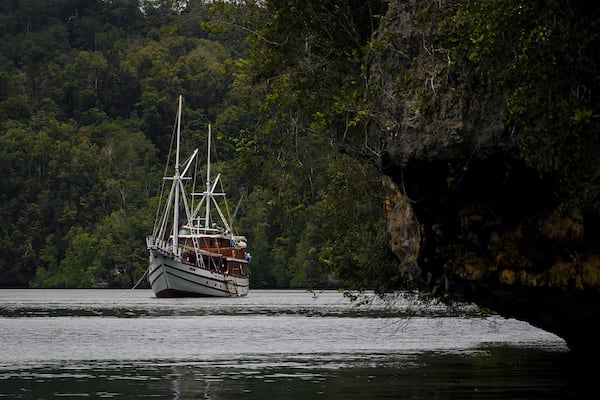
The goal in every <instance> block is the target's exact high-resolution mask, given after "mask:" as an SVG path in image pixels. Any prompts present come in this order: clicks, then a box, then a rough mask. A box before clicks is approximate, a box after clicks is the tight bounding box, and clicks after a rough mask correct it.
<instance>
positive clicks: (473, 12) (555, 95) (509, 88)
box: [444, 0, 600, 214]
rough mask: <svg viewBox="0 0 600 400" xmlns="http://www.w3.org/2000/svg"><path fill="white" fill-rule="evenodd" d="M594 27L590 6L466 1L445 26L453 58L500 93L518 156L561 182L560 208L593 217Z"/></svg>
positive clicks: (598, 167) (597, 125) (598, 194)
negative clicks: (561, 206) (578, 209)
mask: <svg viewBox="0 0 600 400" xmlns="http://www.w3.org/2000/svg"><path fill="white" fill-rule="evenodd" d="M599 24H600V7H598V5H596V3H593V4H592V3H590V2H583V3H572V2H567V1H551V2H541V1H534V2H531V1H503V0H495V1H476V0H471V1H466V2H464V3H462V4H460V6H459V8H458V11H457V13H456V15H455V18H454V19H453V20H452V23H451V24H447V25H446V30H445V31H444V32H445V33H446V34H447V35H448V36H447V38H446V39H447V43H448V45H449V46H450V47H451V49H452V55H453V57H452V58H453V59H454V60H456V61H457V63H458V64H459V65H462V66H463V67H465V66H466V67H467V70H470V71H472V76H471V77H472V78H473V79H478V80H480V81H481V82H483V83H484V84H487V85H491V86H492V87H496V88H498V89H500V90H501V91H502V92H503V93H504V99H505V104H506V107H507V111H508V118H507V121H506V123H507V127H508V129H510V130H511V131H512V132H513V133H514V134H515V135H514V137H516V138H519V140H520V141H519V146H520V150H521V157H522V158H523V159H524V160H526V161H527V162H528V164H529V165H530V166H532V167H533V168H535V169H536V170H537V171H538V172H539V173H540V175H542V176H544V177H546V178H550V179H554V180H556V181H557V182H559V184H560V188H561V189H560V192H559V193H558V194H559V196H560V198H561V200H562V202H563V205H564V206H565V207H569V208H572V207H577V208H580V209H582V210H584V211H589V212H593V213H596V214H597V213H598V212H600V173H599V172H600V162H599V161H598V160H599V157H598V156H599V152H598V149H599V148H600V135H599V133H600V120H599V119H598V116H599V115H600V108H599V107H598V96H597V93H598V91H599V90H600V84H599V82H600V81H599V80H598V67H597V66H598V65H599V61H600V51H599V49H600V37H599V36H598V34H597V31H598V26H599ZM462 60H465V61H462Z"/></svg>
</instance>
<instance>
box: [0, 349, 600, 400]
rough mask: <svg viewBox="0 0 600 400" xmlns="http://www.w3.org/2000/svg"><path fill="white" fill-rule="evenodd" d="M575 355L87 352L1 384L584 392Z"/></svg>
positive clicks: (36, 394)
mask: <svg viewBox="0 0 600 400" xmlns="http://www.w3.org/2000/svg"><path fill="white" fill-rule="evenodd" d="M337 356H338V357H339V355H337ZM573 361H574V360H571V358H570V356H569V353H565V352H563V351H556V352H555V351H544V350H539V349H528V348H517V347H506V346H497V345H494V346H482V347H480V348H478V349H475V350H471V351H465V352H448V353H443V352H442V353H440V352H423V353H415V354H395V355H381V356H380V357H377V356H376V355H368V356H364V357H355V356H353V355H350V354H348V355H345V356H343V357H341V358H337V359H335V358H332V357H330V356H319V355H316V356H315V357H295V356H294V355H279V357H273V356H269V357H265V358H261V357H256V358H252V359H244V360H237V361H235V362H226V361H217V362H208V361H204V362H195V361H187V362H186V361H177V362H169V361H166V360H154V361H152V362H140V363H135V362H132V363H119V362H114V363H112V362H96V363H95V362H88V363H74V364H64V365H62V366H58V365H54V366H53V367H52V368H47V367H41V366H38V367H33V368H30V369H22V370H18V371H12V372H11V373H6V371H4V372H5V373H4V374H3V377H2V385H1V386H2V390H0V392H2V394H3V395H4V396H8V397H9V398H22V399H33V398H58V397H61V398H75V397H80V396H83V397H95V398H148V397H152V398H165V399H167V398H169V399H223V400H225V399H239V398H243V399H292V400H294V399H298V400H300V399H302V400H304V399H312V398H323V399H348V400H353V399H365V398H369V399H372V400H376V399H571V398H573V399H575V398H588V395H589V394H590V393H593V391H592V389H593V388H592V387H591V386H592V384H591V382H590V381H589V380H587V379H581V378H583V377H582V376H581V375H578V374H577V373H576V371H581V370H582V368H581V367H582V366H581V365H573V364H572V362H573ZM24 381H27V385H23V382H24Z"/></svg>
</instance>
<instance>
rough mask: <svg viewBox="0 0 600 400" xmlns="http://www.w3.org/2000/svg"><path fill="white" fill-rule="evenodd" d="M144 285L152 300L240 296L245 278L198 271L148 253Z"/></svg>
mask: <svg viewBox="0 0 600 400" xmlns="http://www.w3.org/2000/svg"><path fill="white" fill-rule="evenodd" d="M148 282H149V283H150V286H151V287H152V291H153V292H154V294H155V295H156V297H190V296H197V297H243V296H246V295H248V289H249V279H248V278H240V277H235V276H231V275H226V274H223V273H220V272H217V271H212V270H208V269H204V268H198V267H195V266H193V265H190V264H187V263H184V262H182V261H179V260H176V259H174V258H171V257H169V256H168V255H165V254H164V253H163V252H160V251H151V252H150V266H149V269H148Z"/></svg>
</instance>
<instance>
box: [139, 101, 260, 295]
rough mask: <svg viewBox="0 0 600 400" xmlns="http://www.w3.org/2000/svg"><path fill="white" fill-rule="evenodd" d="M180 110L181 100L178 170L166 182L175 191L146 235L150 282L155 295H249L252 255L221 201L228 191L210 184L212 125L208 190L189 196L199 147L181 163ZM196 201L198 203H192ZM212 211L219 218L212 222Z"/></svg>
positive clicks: (176, 157)
mask: <svg viewBox="0 0 600 400" xmlns="http://www.w3.org/2000/svg"><path fill="white" fill-rule="evenodd" d="M181 112H182V97H181V96H179V109H178V113H177V121H176V122H177V128H176V153H175V165H174V172H173V175H172V176H169V177H165V178H164V179H165V180H170V181H172V184H171V190H170V192H169V195H168V199H167V201H166V202H165V204H164V208H163V209H162V212H161V213H157V219H156V223H155V225H154V230H153V233H152V235H149V236H147V237H146V245H147V248H148V251H149V252H150V265H149V267H148V281H149V283H150V286H151V287H152V290H153V291H154V293H155V295H156V296H157V297H190V296H216V297H238V296H246V295H247V294H248V289H249V273H250V271H249V267H248V264H249V262H250V254H249V253H247V251H246V238H245V237H244V236H240V235H236V234H234V232H233V229H232V226H231V224H230V223H229V222H228V220H227V219H226V218H225V215H224V214H223V211H222V209H221V207H220V206H219V203H218V201H217V198H222V199H223V200H226V198H225V193H223V192H217V191H216V189H217V184H218V183H219V180H220V176H221V175H220V174H219V175H217V177H216V178H215V179H214V181H212V180H211V171H210V167H211V165H210V161H211V160H210V148H211V130H210V125H209V127H208V146H207V163H206V165H207V168H206V169H207V170H206V190H205V191H204V192H202V193H193V192H190V193H189V196H188V193H187V188H186V187H187V186H189V185H185V184H184V183H185V182H190V181H191V180H192V177H191V176H188V174H189V173H190V167H191V165H192V162H193V161H194V159H195V158H196V156H197V155H198V149H196V150H195V151H194V152H193V154H192V155H191V156H190V158H188V159H187V160H186V161H185V162H184V163H183V165H181V164H180V159H179V148H180V133H181ZM196 197H199V198H200V200H199V201H198V202H197V204H196V205H194V202H193V200H194V199H195V198H196ZM159 207H160V206H159ZM213 212H216V214H218V219H213V215H212V214H213ZM180 214H181V216H180Z"/></svg>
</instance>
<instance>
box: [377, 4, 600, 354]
mask: <svg viewBox="0 0 600 400" xmlns="http://www.w3.org/2000/svg"><path fill="white" fill-rule="evenodd" d="M425 3H426V4H425ZM444 7H447V9H445V8H444ZM432 8H436V10H435V11H436V12H440V13H442V14H443V13H444V12H446V13H451V12H452V10H451V9H450V7H449V6H446V5H445V2H443V1H441V2H422V1H418V0H407V1H395V2H390V4H389V9H388V13H387V15H386V16H385V18H384V21H383V22H382V25H381V27H380V29H379V31H378V37H377V42H378V44H379V45H380V48H381V49H383V50H381V51H380V52H379V53H378V55H377V58H376V60H375V62H374V63H373V68H372V70H371V84H372V85H373V87H377V88H378V89H379V92H380V93H381V94H382V95H381V101H380V104H379V105H378V106H379V107H378V109H379V111H378V115H377V116H376V125H377V126H378V127H377V132H373V135H379V136H381V135H382V132H383V136H384V137H383V138H382V139H383V141H384V142H385V143H386V151H385V154H384V155H383V157H382V165H381V168H382V170H383V171H384V174H385V175H386V176H385V177H384V179H383V183H384V186H385V189H386V191H387V194H388V195H387V220H388V232H389V235H390V246H391V249H392V251H393V252H394V254H395V255H396V256H397V257H398V259H399V260H400V264H401V272H402V273H403V275H404V276H405V277H406V279H407V280H410V281H411V282H413V283H416V284H419V285H422V286H424V287H427V288H428V289H429V290H431V291H433V292H434V293H436V294H444V295H459V296H460V297H461V298H463V299H465V300H468V301H473V302H475V303H476V304H479V305H481V306H482V307H487V308H489V309H491V310H493V311H495V312H498V313H499V314H501V315H503V316H506V317H513V318H517V319H520V320H524V321H528V322H529V323H531V324H532V325H534V326H537V327H540V328H542V329H544V330H546V331H549V332H552V333H555V334H557V335H558V336H560V337H562V338H563V339H565V341H566V342H567V344H568V346H569V347H570V348H571V349H572V350H573V352H576V353H584V352H585V353H587V354H593V353H599V352H600V350H599V349H598V346H597V337H598V333H599V332H598V326H599V324H598V323H599V322H600V224H598V221H591V220H589V219H588V218H587V217H586V216H584V215H582V213H581V212H579V211H578V210H562V209H560V207H559V202H558V200H557V199H556V197H555V193H556V185H557V183H556V182H552V181H550V180H543V179H541V178H540V177H539V176H538V174H537V173H535V172H534V171H533V170H531V169H530V168H528V167H527V165H526V164H525V163H524V162H523V161H522V160H521V159H519V156H518V154H519V153H518V151H517V149H516V144H515V143H516V140H515V139H517V138H515V137H514V133H513V132H509V131H507V130H506V129H505V127H504V123H503V122H504V113H505V110H504V108H503V105H502V102H501V101H500V96H498V94H497V93H494V92H493V91H492V90H491V89H489V88H486V87H485V86H483V85H474V84H473V83H472V82H467V81H465V80H463V79H461V74H460V71H457V70H456V69H454V68H450V66H451V65H452V60H451V59H450V56H449V53H448V52H447V51H446V50H444V49H443V48H439V47H438V46H436V45H435V44H434V43H435V40H434V37H435V34H436V32H434V31H433V30H432V29H433V28H432V25H431V24H421V23H419V24H418V23H416V22H415V21H418V20H419V19H420V18H421V19H422V16H423V14H424V13H428V12H431V11H432Z"/></svg>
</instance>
